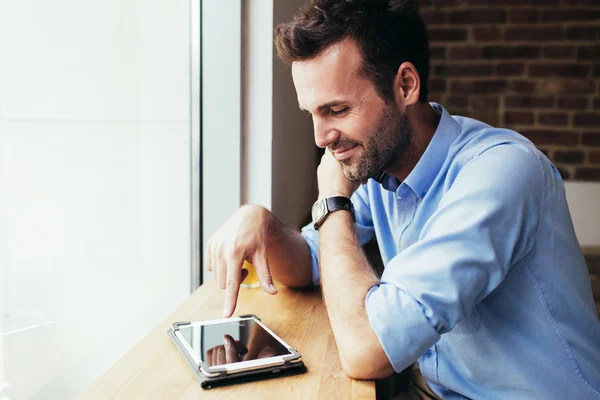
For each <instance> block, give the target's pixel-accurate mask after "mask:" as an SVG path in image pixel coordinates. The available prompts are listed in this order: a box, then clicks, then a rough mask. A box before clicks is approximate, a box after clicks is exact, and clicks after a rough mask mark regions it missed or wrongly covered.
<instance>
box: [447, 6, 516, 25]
mask: <svg viewBox="0 0 600 400" xmlns="http://www.w3.org/2000/svg"><path fill="white" fill-rule="evenodd" d="M504 22H506V11H505V10H501V9H492V8H475V9H468V10H459V11H450V12H449V13H448V23H450V24H459V25H463V24H493V23H504Z"/></svg>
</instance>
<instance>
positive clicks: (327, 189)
mask: <svg viewBox="0 0 600 400" xmlns="http://www.w3.org/2000/svg"><path fill="white" fill-rule="evenodd" d="M317 180H318V183H319V199H323V198H326V197H333V196H343V197H348V198H349V197H350V196H352V193H354V192H355V191H356V189H358V187H359V186H360V182H352V181H351V180H349V179H348V178H346V175H344V171H343V169H342V166H341V164H340V162H339V161H337V160H336V159H335V158H334V157H333V155H332V154H331V152H330V151H329V150H325V154H324V155H323V157H321V164H319V167H318V168H317Z"/></svg>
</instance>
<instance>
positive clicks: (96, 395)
mask: <svg viewBox="0 0 600 400" xmlns="http://www.w3.org/2000/svg"><path fill="white" fill-rule="evenodd" d="M278 289H279V293H278V294H277V295H275V296H271V295H268V294H266V293H264V292H263V291H262V289H260V288H259V289H242V290H241V291H240V297H239V300H238V307H237V309H236V312H235V314H236V315H241V314H256V315H257V316H258V317H260V318H261V320H262V321H263V322H264V323H265V324H266V325H267V326H268V327H269V328H270V329H271V330H273V331H274V332H275V333H277V334H278V335H279V336H280V337H281V338H282V339H283V340H284V341H286V342H287V343H289V344H290V345H291V346H293V347H295V348H296V349H298V351H299V352H300V354H302V359H303V360H304V363H305V364H306V366H307V368H308V372H307V373H305V374H302V375H297V376H291V377H283V378H278V379H271V380H266V381H259V382H252V383H247V384H242V385H235V386H229V387H223V388H217V389H210V390H203V389H202V388H201V387H200V384H199V383H198V381H196V379H195V378H194V376H193V375H192V373H191V372H190V370H189V368H188V366H187V365H186V363H185V362H184V360H183V359H182V358H181V356H180V355H179V352H178V351H177V349H176V348H175V346H174V345H173V344H172V343H171V341H170V340H169V338H168V337H167V333H166V332H167V329H168V328H169V327H170V326H171V324H172V323H173V322H175V321H201V320H208V319H217V318H221V314H222V309H223V302H224V291H222V290H220V289H219V288H218V287H217V285H216V283H215V282H214V281H212V280H211V281H210V282H207V283H205V284H204V285H203V286H202V287H200V288H199V289H198V290H197V291H196V292H194V293H193V294H192V295H191V296H190V297H189V299H188V300H187V301H186V302H185V303H184V304H182V305H181V307H179V309H177V310H176V311H175V312H174V313H173V314H171V315H170V316H169V317H168V318H167V319H166V320H165V321H163V323H161V324H160V325H159V326H158V327H157V328H156V329H154V331H152V332H151V333H150V334H149V335H148V336H146V337H145V338H144V339H143V340H142V341H141V342H140V343H138V344H137V345H136V346H135V347H134V348H132V349H131V350H130V351H129V352H128V353H127V354H125V356H124V357H123V358H121V359H120V360H119V361H118V362H117V363H116V364H115V365H113V366H112V367H111V368H110V369H109V370H108V371H107V372H106V373H105V374H104V375H103V376H101V377H100V378H99V379H98V380H97V381H96V382H95V383H94V384H92V385H91V386H90V387H89V388H87V389H86V390H85V391H84V392H83V393H82V394H81V396H80V398H83V399H103V400H104V399H112V398H118V399H122V398H141V399H157V398H160V399H197V398H203V399H216V398H218V399H240V398H243V399H270V398H273V399H274V398H277V399H285V400H292V399H316V398H318V399H332V398H334V399H375V382H374V381H358V380H353V379H350V378H348V376H347V375H346V374H345V373H344V371H343V370H342V367H341V364H340V358H339V356H338V352H337V347H336V345H335V341H334V338H333V334H332V332H331V327H330V325H329V319H328V317H327V311H326V309H325V305H324V304H323V301H322V300H321V293H320V292H319V291H318V290H308V291H296V290H291V289H288V288H286V287H284V286H283V285H279V286H278Z"/></svg>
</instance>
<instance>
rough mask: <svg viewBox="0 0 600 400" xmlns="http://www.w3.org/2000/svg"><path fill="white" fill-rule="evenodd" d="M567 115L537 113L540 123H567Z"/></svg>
mask: <svg viewBox="0 0 600 400" xmlns="http://www.w3.org/2000/svg"><path fill="white" fill-rule="evenodd" d="M568 122H569V115H568V114H565V113H555V112H551V113H541V114H539V115H538V123H539V124H541V125H567V123H568Z"/></svg>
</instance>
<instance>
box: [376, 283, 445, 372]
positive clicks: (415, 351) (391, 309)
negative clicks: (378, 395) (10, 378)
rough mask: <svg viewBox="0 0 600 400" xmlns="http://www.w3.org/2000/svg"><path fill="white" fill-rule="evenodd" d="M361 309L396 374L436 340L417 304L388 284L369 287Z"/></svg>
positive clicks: (431, 328) (438, 337) (403, 292)
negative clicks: (364, 312)
mask: <svg viewBox="0 0 600 400" xmlns="http://www.w3.org/2000/svg"><path fill="white" fill-rule="evenodd" d="M365 307H366V310H367V315H368V317H369V322H370V323H371V327H372V328H373V330H374V331H375V334H376V335H377V338H378V339H379V342H380V343H381V347H383V351H385V354H386V355H387V357H388V359H389V360H390V363H391V364H392V366H393V367H394V370H395V371H396V372H400V371H402V370H403V369H405V368H406V367H408V366H409V365H411V364H412V363H413V362H415V361H416V360H417V359H418V358H419V357H420V356H421V355H422V354H423V353H424V352H425V351H426V350H427V349H428V348H430V347H431V346H432V345H433V344H435V343H436V342H437V341H438V340H439V339H440V335H439V334H438V332H437V331H436V330H435V329H434V327H433V326H432V325H431V323H430V322H429V320H428V319H427V317H426V316H425V314H424V313H423V308H422V307H421V305H420V304H419V302H417V301H416V300H415V299H413V298H412V297H410V296H409V295H408V294H407V293H406V292H405V291H404V290H402V289H399V288H398V287H396V286H394V285H392V284H389V283H382V284H380V285H378V286H373V287H372V288H371V289H370V290H369V292H368V293H367V296H366V298H365Z"/></svg>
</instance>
